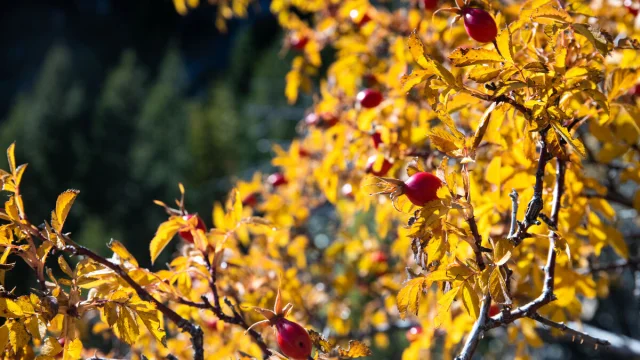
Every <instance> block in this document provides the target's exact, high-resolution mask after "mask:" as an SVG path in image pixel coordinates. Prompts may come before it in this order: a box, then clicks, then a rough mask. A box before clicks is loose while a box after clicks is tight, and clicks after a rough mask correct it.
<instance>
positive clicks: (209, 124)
mask: <svg viewBox="0 0 640 360" xmlns="http://www.w3.org/2000/svg"><path fill="white" fill-rule="evenodd" d="M2 7H3V8H2V10H1V11H0V47H1V48H2V49H3V52H2V57H1V58H0V72H1V74H0V119H1V120H0V147H2V148H3V149H6V148H7V147H8V146H9V144H11V142H13V141H16V142H17V145H16V157H17V161H18V163H23V162H28V163H29V168H28V169H27V172H26V175H25V178H24V183H23V186H22V187H23V189H24V190H23V194H24V200H25V206H26V209H27V213H28V214H29V216H30V219H31V220H32V221H33V222H38V223H39V222H41V221H43V220H44V219H49V217H50V211H51V209H52V208H53V206H54V205H55V200H56V198H57V195H58V194H59V193H61V192H62V191H64V190H65V189H68V188H77V189H79V190H81V194H80V196H79V198H78V200H77V202H76V204H75V205H74V208H73V210H72V212H71V214H70V216H71V218H70V219H69V221H68V222H67V224H68V227H65V229H67V230H68V231H72V232H73V238H74V239H75V240H76V241H78V242H80V243H82V244H85V245H87V246H90V247H92V248H94V249H97V250H101V251H105V250H106V245H105V244H106V243H107V242H108V241H109V239H110V238H116V239H118V240H120V241H122V242H124V243H125V244H126V246H127V247H128V248H129V249H130V250H131V251H132V252H133V253H134V255H136V257H137V258H138V260H139V261H140V262H141V265H149V255H148V244H149V241H150V240H151V238H152V237H153V234H154V232H155V230H156V228H157V225H158V224H159V223H160V222H161V221H162V220H163V218H164V217H165V214H164V211H163V210H162V208H160V207H157V206H155V205H154V204H153V203H152V201H153V200H154V199H159V200H163V201H165V202H166V203H168V204H172V203H173V199H175V198H176V197H178V196H179V192H178V186H177V184H178V182H182V183H183V184H184V185H185V187H186V189H187V208H188V209H189V210H190V212H199V213H200V214H202V217H203V218H204V219H205V221H206V222H207V223H210V222H211V215H210V214H211V209H212V205H213V202H214V200H221V199H223V198H224V195H225V194H226V193H227V191H228V190H229V188H230V186H231V183H232V181H233V179H234V178H232V177H231V176H239V177H245V178H246V177H249V176H250V175H251V174H252V173H253V172H254V171H256V170H264V171H269V159H270V157H271V145H272V144H273V143H277V142H281V141H285V140H289V139H291V138H292V137H293V136H294V133H295V125H296V122H297V121H299V120H300V119H301V118H302V116H303V112H304V107H305V106H308V105H309V104H308V102H309V101H308V99H307V101H306V102H305V99H303V100H302V101H300V102H299V103H298V104H297V105H296V106H289V105H287V104H286V101H285V99H284V77H285V74H286V72H287V71H288V70H289V64H290V60H291V59H290V58H291V57H292V55H290V54H287V55H281V54H279V53H280V48H281V42H282V36H283V34H282V31H281V30H280V27H279V26H278V24H277V21H276V20H275V18H274V17H273V16H272V15H271V14H270V12H269V2H268V1H261V2H259V3H258V4H255V5H252V6H251V8H250V15H249V17H248V18H247V19H241V20H232V21H230V22H229V23H228V27H229V31H228V33H220V32H219V31H218V30H217V29H216V26H215V24H214V21H215V15H216V12H215V11H216V8H215V7H213V6H209V5H207V4H206V2H204V4H203V5H202V6H200V7H199V8H198V9H194V10H193V11H191V12H190V13H189V14H188V15H187V16H184V17H183V16H180V15H178V14H177V13H176V11H175V9H174V7H173V4H172V2H171V1H168V0H164V1H157V0H154V1H152V0H141V1H131V0H122V1H120V0H77V1H45V0H42V1H15V2H14V1H12V2H5V3H4V4H3V5H2ZM2 161H3V162H4V163H5V164H6V160H4V159H3V160H2ZM209 226H211V224H209ZM170 253H171V251H165V252H164V254H165V256H168V255H167V254H170ZM160 260H162V259H160ZM158 263H160V264H162V263H164V261H158Z"/></svg>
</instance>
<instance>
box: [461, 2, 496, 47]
mask: <svg viewBox="0 0 640 360" xmlns="http://www.w3.org/2000/svg"><path fill="white" fill-rule="evenodd" d="M462 18H463V20H464V28H465V30H467V34H469V36H470V37H471V38H472V39H473V40H475V41H478V42H482V43H486V42H492V41H493V40H495V38H496V35H498V27H497V26H496V21H495V20H493V17H492V16H491V14H489V13H488V12H486V11H485V10H483V9H478V8H463V9H462Z"/></svg>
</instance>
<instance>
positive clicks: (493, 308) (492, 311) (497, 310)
mask: <svg viewBox="0 0 640 360" xmlns="http://www.w3.org/2000/svg"><path fill="white" fill-rule="evenodd" d="M498 314H500V308H499V307H498V305H496V304H491V307H490V308H489V316H490V317H493V316H496V315H498Z"/></svg>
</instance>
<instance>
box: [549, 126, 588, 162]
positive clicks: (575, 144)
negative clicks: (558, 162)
mask: <svg viewBox="0 0 640 360" xmlns="http://www.w3.org/2000/svg"><path fill="white" fill-rule="evenodd" d="M551 125H552V126H553V128H554V129H555V130H556V132H557V133H558V135H560V136H561V137H562V138H563V139H564V141H566V142H567V144H569V145H570V146H571V148H572V149H573V150H575V151H576V152H577V153H578V154H579V155H580V156H582V157H586V156H587V151H586V150H585V148H584V145H583V144H582V141H580V140H579V139H574V138H573V137H572V136H571V134H570V133H569V131H568V130H567V128H565V127H564V126H562V124H560V123H559V122H557V121H552V122H551Z"/></svg>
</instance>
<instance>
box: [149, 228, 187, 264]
mask: <svg viewBox="0 0 640 360" xmlns="http://www.w3.org/2000/svg"><path fill="white" fill-rule="evenodd" d="M183 226H184V224H183V223H182V222H181V221H180V218H178V217H173V218H171V219H169V220H168V221H165V222H163V223H162V224H160V226H159V227H158V230H157V231H156V235H155V236H154V237H153V239H152V240H151V243H150V244H149V253H150V255H151V263H154V262H155V261H156V259H157V258H158V255H160V253H161V252H162V250H163V249H164V248H165V247H166V246H167V245H168V244H169V241H171V239H173V237H174V236H175V235H176V233H177V232H178V230H180V228H182V227H183Z"/></svg>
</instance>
